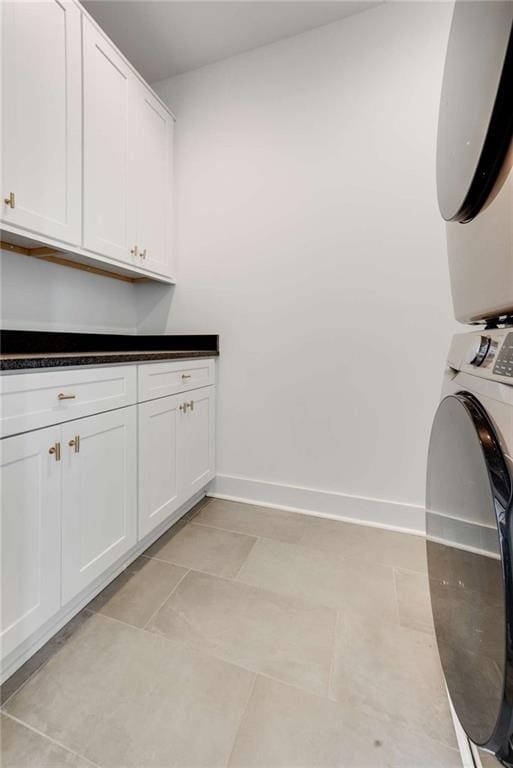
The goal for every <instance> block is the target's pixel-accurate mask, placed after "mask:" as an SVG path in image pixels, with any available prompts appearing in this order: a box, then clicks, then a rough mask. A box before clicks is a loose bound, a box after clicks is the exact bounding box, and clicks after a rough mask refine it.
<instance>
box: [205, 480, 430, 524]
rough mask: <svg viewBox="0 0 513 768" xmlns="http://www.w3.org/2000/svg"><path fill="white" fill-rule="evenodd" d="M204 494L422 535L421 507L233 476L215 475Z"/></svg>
mask: <svg viewBox="0 0 513 768" xmlns="http://www.w3.org/2000/svg"><path fill="white" fill-rule="evenodd" d="M207 493H208V496H213V497H214V498H219V499H227V500H230V501H240V502H245V503H248V504H255V505H257V506H265V507H274V508H275V509H284V510H288V511H291V512H299V513H303V514H308V515H318V516H319V517H328V518H332V519H335V520H344V521H346V522H351V523H358V524H360V525H369V526H375V527H377V528H388V529H390V530H393V531H401V532H402V533H413V534H416V535H419V536H424V535H425V519H424V515H425V510H424V507H419V506H415V505H413V504H404V503H402V502H397V501H385V500H384V499H370V498H365V497H364V496H350V495H349V494H346V493H337V492H335V491H319V490H315V489H313V488H303V487H301V486H295V485H284V484H281V483H269V482H266V481H264V480H252V479H250V478H247V477H236V476H234V475H217V476H216V477H215V478H214V480H213V481H212V483H211V485H210V486H209V489H208V492H207Z"/></svg>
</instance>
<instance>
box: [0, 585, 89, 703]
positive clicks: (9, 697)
mask: <svg viewBox="0 0 513 768" xmlns="http://www.w3.org/2000/svg"><path fill="white" fill-rule="evenodd" d="M93 599H94V598H93ZM82 612H87V613H90V614H94V611H91V610H89V609H88V608H87V605H85V606H84V607H83V608H81V609H80V611H79V612H78V613H76V614H75V615H74V616H73V617H72V618H71V619H70V620H69V622H67V624H64V626H63V627H61V629H59V630H57V632H56V633H55V635H52V637H51V638H50V639H49V640H47V643H51V642H52V640H53V639H54V637H56V636H57V635H58V634H59V632H61V631H62V630H63V629H64V628H65V627H67V626H68V624H70V623H71V622H72V621H73V620H74V619H75V618H76V617H77V616H80V614H81V613H82ZM77 630H78V627H77V628H76V630H75V631H77ZM73 634H75V632H73V633H72V635H71V637H72V636H73ZM71 637H69V638H67V639H66V640H65V642H64V643H63V646H62V647H64V645H65V644H66V643H67V642H68V641H69V640H71ZM45 645H46V643H44V644H43V645H42V646H41V648H40V649H39V650H38V651H36V653H34V654H33V656H30V657H29V658H28V659H27V661H26V662H25V664H27V663H28V662H29V661H30V659H33V658H34V656H35V655H36V654H37V653H39V651H42V649H43V648H44V647H45ZM58 650H59V649H58V648H57V649H56V650H55V651H54V652H53V653H51V654H50V656H49V657H48V658H47V659H45V660H44V661H43V662H42V664H41V665H40V666H39V667H36V669H34V671H33V672H31V673H30V675H29V676H28V677H27V679H26V680H24V681H23V682H22V683H21V685H19V686H18V687H17V688H15V689H14V691H13V692H12V693H10V694H9V696H8V697H7V698H6V700H5V701H3V702H2V704H1V705H0V712H5V711H6V710H5V707H6V706H7V704H8V702H9V701H10V700H11V699H12V697H13V696H15V695H16V694H17V693H19V692H20V691H21V690H22V689H23V688H25V686H26V685H27V684H28V683H29V682H30V681H31V680H32V678H33V677H34V675H36V674H37V673H38V672H40V671H41V670H42V669H43V668H44V667H46V665H47V664H48V663H49V662H50V661H51V660H52V659H53V657H54V656H55V654H56V653H57V652H58ZM22 667H23V664H22V665H21V667H18V669H17V670H16V672H18V671H19V670H20V669H22ZM16 672H13V675H15V674H16ZM9 679H10V678H9V677H8V678H7V680H5V682H4V683H2V685H5V683H7V682H8V680H9Z"/></svg>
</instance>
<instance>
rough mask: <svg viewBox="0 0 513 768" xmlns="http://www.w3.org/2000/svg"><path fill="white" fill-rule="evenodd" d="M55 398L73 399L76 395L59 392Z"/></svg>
mask: <svg viewBox="0 0 513 768" xmlns="http://www.w3.org/2000/svg"><path fill="white" fill-rule="evenodd" d="M57 398H58V399H59V400H74V399H75V398H76V395H65V394H64V393H63V392H59V394H58V395H57Z"/></svg>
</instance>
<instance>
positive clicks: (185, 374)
mask: <svg viewBox="0 0 513 768" xmlns="http://www.w3.org/2000/svg"><path fill="white" fill-rule="evenodd" d="M190 378H191V374H190V373H182V379H184V380H185V379H190Z"/></svg>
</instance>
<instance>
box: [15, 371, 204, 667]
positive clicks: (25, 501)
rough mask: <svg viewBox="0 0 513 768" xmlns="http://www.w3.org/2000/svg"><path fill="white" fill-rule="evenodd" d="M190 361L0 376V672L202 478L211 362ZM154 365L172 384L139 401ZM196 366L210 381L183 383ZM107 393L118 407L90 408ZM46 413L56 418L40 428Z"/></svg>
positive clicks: (137, 546)
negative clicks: (1, 413)
mask: <svg viewBox="0 0 513 768" xmlns="http://www.w3.org/2000/svg"><path fill="white" fill-rule="evenodd" d="M196 362H197V361H194V362H189V366H190V368H189V369H186V368H184V362H183V361H176V362H174V363H166V364H158V363H156V364H154V365H155V368H154V369H152V368H151V366H150V365H141V366H138V368H139V370H137V367H136V366H126V367H106V368H101V367H99V368H90V369H83V370H81V371H79V372H77V371H76V370H70V371H66V370H60V371H58V372H55V371H48V372H32V373H27V374H16V375H14V376H5V377H1V381H0V383H1V385H2V386H0V405H2V410H6V412H7V416H9V414H10V415H11V416H13V418H6V419H4V420H3V422H2V423H1V424H0V426H1V427H2V432H3V434H5V437H4V438H3V439H2V440H0V483H1V485H0V491H1V510H0V511H1V517H0V545H1V562H0V570H1V574H0V575H1V584H0V597H1V604H0V609H1V610H0V651H1V658H2V659H3V660H5V662H3V665H2V666H3V669H2V674H3V676H4V677H5V676H6V675H7V674H11V673H12V672H13V671H14V670H15V669H16V667H17V666H19V664H20V663H21V661H20V659H21V660H22V661H23V660H25V659H26V658H28V656H29V655H30V653H29V651H28V650H27V648H28V649H31V648H34V650H36V648H37V642H39V637H40V636H41V633H50V631H51V628H52V626H53V623H52V622H54V623H55V625H56V628H57V625H58V622H59V621H60V622H61V623H62V620H63V617H68V618H71V615H72V614H73V611H74V610H76V609H78V607H80V605H83V604H84V600H87V599H88V597H89V596H90V597H92V596H93V594H94V590H95V589H96V588H97V586H98V584H99V583H101V581H102V579H103V581H104V583H107V580H108V579H109V578H112V577H113V576H114V573H115V572H116V569H117V568H118V566H119V564H120V563H123V562H129V561H130V560H131V559H133V558H134V557H135V556H136V555H137V554H139V553H140V552H142V551H143V549H144V547H145V543H144V542H143V540H144V539H145V537H146V536H147V535H148V534H150V533H151V532H152V531H155V529H156V528H157V527H158V526H159V525H163V526H165V524H166V521H169V524H170V523H171V520H173V519H175V518H174V517H173V513H175V512H177V510H179V508H180V507H182V506H184V508H185V504H186V503H187V502H188V501H189V500H190V499H192V498H193V497H194V496H195V495H196V494H197V493H199V492H201V491H202V490H203V489H204V488H205V486H206V485H207V483H208V482H209V481H210V480H212V479H213V477H214V467H215V464H214V462H215V434H214V430H215V408H214V404H215V386H214V381H215V372H214V366H213V361H205V362H208V364H209V368H208V376H206V375H205V376H200V373H201V370H200V369H199V368H198V367H197V366H196V367H195V365H196ZM159 371H160V375H161V376H162V377H163V379H162V382H161V383H162V387H160V388H159V387H157V390H158V391H161V390H162V389H164V390H165V389H166V387H167V388H168V389H169V388H171V389H172V390H173V389H175V390H176V388H178V387H180V386H181V387H182V391H181V392H178V393H177V392H176V391H175V393H174V394H169V395H166V396H164V397H157V398H154V399H152V400H148V401H146V402H138V395H137V393H136V388H135V382H136V380H137V379H139V397H140V398H141V399H142V398H143V397H144V396H147V395H145V394H141V393H150V392H153V389H152V387H149V386H146V387H144V386H142V384H144V382H145V380H146V379H145V377H148V376H149V375H150V373H151V374H153V373H154V374H155V376H156V380H155V381H154V380H153V379H152V381H154V383H155V382H157V383H158V381H159V378H158V375H157V374H158V373H159ZM196 374H197V379H198V381H209V382H211V383H210V384H209V385H208V386H200V387H196V388H194V381H195V375H196ZM173 377H174V378H173ZM180 382H181V383H180ZM184 390H185V391H184ZM42 392H43V393H45V392H48V393H49V395H48V398H46V399H45V398H44V397H42V395H41V393H42ZM56 393H57V394H56ZM61 400H62V401H63V402H64V405H63V403H62V402H61ZM68 401H69V403H70V404H68V405H66V404H67V403H68ZM107 403H110V404H115V405H117V406H119V405H120V404H123V405H121V407H114V408H112V409H111V410H105V411H104V412H102V413H94V412H92V411H93V409H94V408H98V407H102V405H103V406H105V405H106V404H107ZM65 406H66V407H65ZM78 414H80V415H81V416H80V418H76V416H77V415H78ZM71 415H73V416H75V418H73V419H70V416H71ZM14 417H15V418H14ZM52 417H53V418H55V419H56V420H59V421H60V423H58V424H56V425H54V426H48V419H49V418H52ZM66 419H69V420H66ZM29 425H30V427H29V429H28V430H27V431H25V432H23V433H20V434H14V435H12V432H13V431H15V430H20V429H22V428H25V429H27V427H28V426H29ZM38 427H39V428H38ZM138 542H140V543H138ZM109 574H111V575H110V576H109ZM77 596H80V597H79V599H78V600H75V601H74V598H77ZM38 632H39V634H38ZM47 636H48V635H47ZM30 652H32V651H30ZM6 657H8V658H6Z"/></svg>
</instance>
